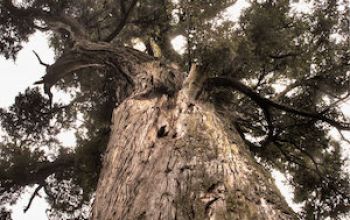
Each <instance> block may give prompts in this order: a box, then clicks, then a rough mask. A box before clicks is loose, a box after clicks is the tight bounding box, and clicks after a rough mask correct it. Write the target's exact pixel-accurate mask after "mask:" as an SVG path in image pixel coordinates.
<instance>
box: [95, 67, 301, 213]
mask: <svg viewBox="0 0 350 220" xmlns="http://www.w3.org/2000/svg"><path fill="white" fill-rule="evenodd" d="M150 71H151V70H150ZM185 82H186V81H185ZM185 84H186V83H184V85H185ZM188 90H189V89H187V88H182V89H181V90H180V91H178V92H177V93H176V94H175V95H173V96H170V95H166V94H158V95H153V96H146V97H145V96H137V95H136V96H135V95H134V96H130V97H129V98H128V99H126V100H124V101H123V103H121V104H120V105H119V106H118V107H117V108H116V109H115V110H114V113H113V119H112V134H111V137H110V141H109V144H108V147H107V150H106V153H105V156H104V162H103V168H102V171H101V174H100V179H99V183H98V186H97V191H96V196H95V201H94V206H93V211H92V219H95V220H105V219H106V220H107V219H108V220H109V219H110V220H112V219H113V220H137V219H149V220H155V219H157V220H158V219H159V220H163V219H164V220H170V219H171V220H187V219H188V220H190V219H191V220H192V219H198V220H204V219H210V220H221V219H230V220H231V219H276V220H283V219H296V218H297V217H296V215H295V214H294V213H293V211H292V210H291V209H290V208H289V207H288V205H287V204H286V202H285V201H284V199H283V197H282V196H281V194H280V192H279V191H278V189H277V188H276V187H275V185H274V182H273V180H272V178H271V176H270V174H269V173H268V172H266V171H265V170H264V169H263V168H262V167H261V166H260V165H259V164H258V163H256V162H255V160H254V158H253V157H252V155H251V154H250V153H249V151H248V150H247V148H246V146H245V145H244V143H243V141H242V140H241V138H240V136H239V135H238V133H237V131H236V130H234V129H232V128H230V127H229V126H228V125H227V124H226V123H225V120H224V119H222V118H220V117H219V116H218V115H217V114H216V112H215V109H214V107H212V106H211V105H210V104H208V103H205V102H200V101H196V100H193V99H191V98H190V97H189V95H188Z"/></svg>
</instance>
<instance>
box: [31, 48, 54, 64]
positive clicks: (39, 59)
mask: <svg viewBox="0 0 350 220" xmlns="http://www.w3.org/2000/svg"><path fill="white" fill-rule="evenodd" d="M33 53H34V54H35V56H36V58H37V59H38V61H39V63H40V64H41V65H43V66H45V67H46V68H48V67H49V66H50V65H49V64H47V63H44V62H43V61H42V60H41V58H40V56H39V55H38V54H37V52H35V51H34V50H33Z"/></svg>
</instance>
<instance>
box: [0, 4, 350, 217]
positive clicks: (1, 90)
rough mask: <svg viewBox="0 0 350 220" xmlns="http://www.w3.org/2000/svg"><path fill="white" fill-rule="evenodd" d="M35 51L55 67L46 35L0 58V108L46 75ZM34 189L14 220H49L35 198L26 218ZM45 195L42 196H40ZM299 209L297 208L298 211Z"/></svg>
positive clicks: (235, 12) (234, 13) (232, 13)
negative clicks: (12, 55) (10, 57)
mask: <svg viewBox="0 0 350 220" xmlns="http://www.w3.org/2000/svg"><path fill="white" fill-rule="evenodd" d="M247 6H248V3H247V2H246V1H245V0H238V2H237V3H236V4H235V5H234V6H233V7H231V8H230V9H229V10H228V11H227V13H226V17H229V18H230V19H231V20H237V19H238V17H239V14H240V11H241V9H242V8H244V7H247ZM297 9H298V10H299V11H305V10H307V7H306V6H305V5H301V6H298V8H297ZM181 39H182V38H181V37H180V38H178V40H176V41H175V44H176V45H174V46H175V47H176V48H177V49H180V48H181V47H183V46H184V45H185V42H184V41H183V39H182V40H181ZM32 50H35V51H36V52H37V53H38V54H39V55H40V57H41V58H42V60H43V61H44V62H46V63H49V64H50V63H53V61H54V54H53V51H52V50H51V49H49V47H48V41H47V36H46V35H45V34H43V33H36V34H34V35H33V36H31V37H30V40H29V42H28V43H27V44H25V45H24V49H23V50H21V52H20V53H19V55H18V57H17V60H16V61H15V62H13V61H12V60H5V58H3V57H0V94H1V96H0V107H8V106H10V105H12V104H13V103H14V98H15V96H16V95H17V94H18V93H19V92H23V91H24V90H25V89H26V88H27V87H28V86H32V85H33V83H34V82H35V81H38V80H40V78H41V77H42V76H43V75H44V73H45V68H44V66H42V65H40V64H39V63H38V61H37V59H36V58H35V56H34V53H33V52H32ZM344 106H345V107H344V110H345V112H347V113H349V114H350V105H349V104H347V105H344ZM62 139H63V141H64V142H66V144H67V145H72V144H74V138H73V137H72V134H66V135H64V136H63V137H62ZM273 175H274V176H275V177H277V182H276V183H277V185H278V186H279V188H280V189H281V191H282V193H283V194H284V195H285V196H287V201H288V202H289V203H290V204H291V201H292V199H291V192H292V189H291V188H290V187H286V186H285V185H284V184H283V176H282V175H281V174H280V173H278V172H274V173H273ZM33 190H34V189H29V190H28V193H26V194H25V195H24V196H23V199H22V200H20V201H19V202H18V203H17V204H16V206H15V208H14V213H13V219H14V220H47V219H48V218H47V216H46V213H45V210H46V209H47V208H48V206H47V204H46V203H45V201H44V200H43V199H40V198H36V199H34V201H33V204H32V206H31V208H30V209H29V211H28V212H27V213H26V214H24V213H23V209H24V207H25V206H26V205H27V202H28V201H29V197H30V195H31V193H32V192H33ZM41 194H42V195H44V194H43V192H41ZM297 207H298V206H294V208H296V209H297Z"/></svg>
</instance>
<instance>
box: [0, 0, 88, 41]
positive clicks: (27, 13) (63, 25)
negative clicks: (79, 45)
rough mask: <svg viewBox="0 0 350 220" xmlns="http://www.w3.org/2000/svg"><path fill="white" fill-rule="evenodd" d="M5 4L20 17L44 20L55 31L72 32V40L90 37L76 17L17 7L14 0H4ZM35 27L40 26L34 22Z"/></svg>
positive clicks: (13, 13) (5, 6) (12, 12)
mask: <svg viewBox="0 0 350 220" xmlns="http://www.w3.org/2000/svg"><path fill="white" fill-rule="evenodd" d="M3 6H4V8H6V9H7V10H8V11H9V12H10V13H11V14H12V15H14V16H17V17H19V18H22V19H31V20H34V19H39V20H42V21H44V22H45V23H47V25H48V27H49V28H50V29H51V30H53V31H56V32H59V31H60V30H61V29H64V30H66V31H67V32H69V33H70V36H71V38H72V40H77V39H88V36H87V34H86V33H87V31H86V30H85V28H84V27H83V26H82V25H81V24H80V23H79V22H78V21H77V20H76V19H75V18H73V17H70V16H68V15H65V14H60V15H54V14H51V13H50V12H47V11H43V10H41V9H37V8H32V7H28V8H23V7H17V6H15V5H14V4H13V2H12V0H3ZM33 27H34V28H37V27H38V26H36V25H35V24H34V25H33Z"/></svg>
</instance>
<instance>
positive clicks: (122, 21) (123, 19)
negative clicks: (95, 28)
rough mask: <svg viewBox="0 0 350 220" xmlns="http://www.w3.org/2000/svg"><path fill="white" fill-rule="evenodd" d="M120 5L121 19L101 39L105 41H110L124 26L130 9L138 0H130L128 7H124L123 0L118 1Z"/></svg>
mask: <svg viewBox="0 0 350 220" xmlns="http://www.w3.org/2000/svg"><path fill="white" fill-rule="evenodd" d="M120 2H121V3H120V5H121V16H122V17H121V19H120V21H119V22H118V24H117V26H116V28H115V29H114V30H113V31H112V32H111V33H110V34H109V35H108V36H107V37H106V38H105V39H104V40H103V41H105V42H111V41H112V40H113V39H114V38H115V37H116V36H117V35H118V34H119V33H120V32H121V31H122V30H123V28H124V26H125V25H126V22H127V21H128V18H129V16H130V14H131V12H132V10H133V9H134V8H135V6H136V3H137V2H138V0H132V1H131V3H130V5H129V7H128V8H126V6H125V2H124V0H121V1H120Z"/></svg>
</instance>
